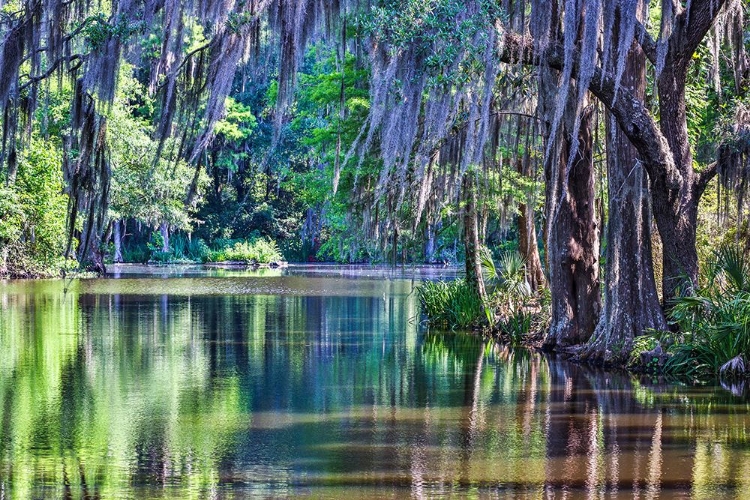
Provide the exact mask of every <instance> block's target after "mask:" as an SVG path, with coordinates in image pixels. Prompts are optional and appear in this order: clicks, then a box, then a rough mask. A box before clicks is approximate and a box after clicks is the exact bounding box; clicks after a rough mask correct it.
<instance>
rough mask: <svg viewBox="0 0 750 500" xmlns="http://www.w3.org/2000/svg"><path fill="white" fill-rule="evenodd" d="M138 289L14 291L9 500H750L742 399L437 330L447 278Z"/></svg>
mask: <svg viewBox="0 0 750 500" xmlns="http://www.w3.org/2000/svg"><path fill="white" fill-rule="evenodd" d="M145 272H146V270H145V269H138V268H128V269H125V270H123V271H122V272H121V274H120V277H119V278H117V279H97V280H80V281H74V282H72V283H70V284H69V289H68V291H67V293H65V284H64V283H63V282H62V281H8V282H0V498H42V497H47V498H59V497H72V498H79V497H89V498H97V497H98V498H165V497H166V498H210V497H214V498H243V497H252V496H262V497H275V496H281V497H285V496H292V495H294V496H304V497H311V498H354V497H371V498H376V497H410V496H412V497H423V496H424V497H443V496H448V495H453V496H460V497H466V496H468V497H487V496H505V495H509V496H515V497H528V498H539V497H542V496H545V495H549V496H550V497H553V498H554V497H557V498H562V497H571V498H578V497H586V496H591V497H600V496H605V497H623V498H630V497H633V496H634V495H637V496H638V497H641V498H651V497H673V496H677V497H686V498H687V497H694V498H717V497H728V498H734V497H737V498H748V497H750V435H749V432H750V415H749V413H748V409H750V407H749V406H748V402H747V400H746V399H745V398H742V397H738V396H734V395H732V394H731V393H729V392H727V391H725V390H724V389H721V388H714V387H703V388H696V387H685V386H675V385H665V384H647V383H644V382H639V381H637V380H636V379H633V378H631V377H629V376H625V375H621V374H604V373H600V372H595V371H591V370H586V369H583V368H581V367H578V366H575V365H571V364H568V363H565V362H563V361H556V360H553V359H548V358H545V357H542V356H539V355H537V354H531V353H528V352H525V351H515V352H514V351H510V350H508V349H506V348H503V347H500V346H497V345H493V344H491V343H488V342H484V341H482V340H481V339H480V338H476V337H471V336H466V335H461V334H454V333H449V332H427V331H424V330H423V329H421V328H420V327H419V326H418V325H417V324H416V322H415V321H414V318H415V317H416V316H417V308H416V302H415V299H414V295H413V294H412V289H413V285H414V283H416V282H417V280H419V279H423V278H425V277H430V276H431V275H434V274H435V273H436V272H437V273H438V274H440V273H443V272H444V271H442V270H438V271H434V270H432V271H430V270H420V269H417V270H406V271H399V272H393V271H389V270H382V269H373V268H339V267H316V268H308V267H303V268H290V269H288V270H284V271H265V272H263V271H260V272H255V273H254V272H248V271H246V272H232V271H222V270H216V271H211V272H208V273H206V272H204V271H201V270H198V269H181V270H173V269H171V270H168V269H162V270H159V271H157V276H155V277H154V276H150V277H146V276H144V274H143V273H145ZM412 278H414V279H412Z"/></svg>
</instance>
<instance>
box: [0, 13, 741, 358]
mask: <svg viewBox="0 0 750 500" xmlns="http://www.w3.org/2000/svg"><path fill="white" fill-rule="evenodd" d="M748 10H750V7H749V6H748V4H747V3H746V2H743V1H741V0H688V1H687V2H679V1H675V0H663V1H651V2H646V1H643V0H617V1H615V2H604V1H603V0H571V1H565V2H562V1H560V0H554V1H547V0H545V1H542V0H528V1H512V0H469V1H454V0H335V1H325V0H297V1H292V0H249V1H248V0H246V1H236V2H234V1H226V2H216V1H212V0H208V1H196V2H176V1H173V0H162V1H150V0H149V1H145V2H144V1H127V0H123V1H113V2H78V1H72V2H62V1H58V0H36V1H32V0H25V1H17V2H1V3H0V38H2V40H3V43H2V49H1V52H0V107H2V115H1V116H0V121H1V122H2V145H1V148H0V166H1V167H0V172H1V173H0V175H1V176H2V180H3V183H2V184H3V185H2V188H0V189H1V190H2V193H0V269H2V271H3V273H4V274H10V275H38V274H44V273H50V272H52V273H59V272H60V270H61V269H62V270H65V269H71V268H75V267H78V266H81V267H85V268H89V269H93V270H97V271H103V270H104V268H105V266H106V265H107V263H108V262H110V261H115V262H120V261H123V260H128V261H147V260H149V259H151V260H163V261H168V260H179V259H192V260H201V259H202V260H206V259H211V258H214V257H215V256H216V255H217V252H218V253H219V254H220V253H222V252H224V250H222V248H234V249H235V251H240V250H242V249H243V248H246V247H244V246H242V245H246V244H247V242H248V241H258V240H259V239H263V238H268V239H270V240H273V242H277V243H278V244H279V246H280V249H281V251H282V252H283V253H284V254H285V256H286V257H287V258H288V259H292V260H317V259H320V260H337V261H344V262H368V261H369V262H392V263H397V262H401V263H407V262H443V261H451V262H453V261H464V262H465V264H466V283H467V284H468V286H469V288H470V290H471V293H473V294H475V295H476V296H477V297H478V298H479V300H480V301H482V302H483V303H487V302H488V299H489V295H490V293H489V292H488V290H487V287H486V285H485V283H484V277H485V276H486V275H487V272H486V270H487V267H488V263H489V262H491V261H492V259H491V258H489V259H488V256H489V255H491V254H492V251H493V250H494V251H495V256H496V257H497V256H498V255H499V253H498V252H499V251H500V250H517V251H518V252H519V253H520V256H521V257H522V261H523V265H522V268H523V269H522V270H523V273H524V274H525V277H524V280H525V283H526V285H527V287H528V288H529V289H530V290H531V291H532V292H536V293H539V294H544V293H545V292H544V290H549V292H550V299H549V310H550V322H549V325H548V327H547V328H546V329H545V330H546V336H545V340H544V344H545V345H546V346H547V347H550V348H559V347H567V346H569V345H574V344H581V343H584V342H587V341H588V343H587V344H586V347H585V348H584V349H583V350H582V351H581V352H580V355H581V356H582V357H586V358H588V359H591V360H595V361H600V362H606V363H614V362H622V361H623V358H624V357H626V356H627V354H628V353H629V352H630V351H631V350H632V347H633V342H634V339H635V338H636V337H638V336H640V335H642V334H643V333H644V332H645V331H648V330H658V331H666V330H668V328H669V325H668V319H669V318H668V315H670V314H671V312H670V310H671V308H672V305H673V303H674V300H675V299H676V298H678V297H681V296H692V295H695V294H696V293H699V291H700V289H702V286H703V285H702V283H701V280H702V278H701V275H700V273H699V270H700V263H701V262H707V259H710V258H713V257H712V253H711V252H712V250H714V249H715V247H716V245H715V243H716V242H717V241H722V240H723V241H726V242H734V244H735V245H739V246H743V245H744V248H745V249H747V248H750V247H748V245H750V243H749V242H750V240H749V239H748V228H747V227H748V225H747V222H746V216H745V215H746V211H747V204H748V199H747V196H746V192H747V189H748V181H750V96H748V85H749V82H750V60H749V59H748V49H749V48H750V31H749V28H748ZM66 221H67V222H66ZM270 240H263V241H266V242H267V243H268V242H269V241H270ZM268 244H269V245H272V243H268ZM232 245H234V246H232ZM485 248H489V249H490V250H489V251H487V250H484V249H485ZM238 249H239V250H238ZM272 250H273V249H272ZM272 250H271V251H270V252H271V253H273V251H272ZM225 253H226V252H225ZM506 281H507V280H506ZM510 303H512V301H511V302H510Z"/></svg>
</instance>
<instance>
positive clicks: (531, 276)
mask: <svg viewBox="0 0 750 500" xmlns="http://www.w3.org/2000/svg"><path fill="white" fill-rule="evenodd" d="M518 213H519V215H518V240H519V241H518V250H519V252H520V253H521V255H522V256H523V258H524V259H525V260H526V280H527V281H528V282H529V286H530V287H531V290H532V291H534V292H536V291H537V290H539V289H540V288H542V287H544V283H545V281H546V280H545V278H544V271H542V261H541V259H540V258H539V247H538V245H537V239H536V229H535V227H534V209H533V208H532V207H531V206H530V205H526V204H525V203H522V204H520V205H519V206H518Z"/></svg>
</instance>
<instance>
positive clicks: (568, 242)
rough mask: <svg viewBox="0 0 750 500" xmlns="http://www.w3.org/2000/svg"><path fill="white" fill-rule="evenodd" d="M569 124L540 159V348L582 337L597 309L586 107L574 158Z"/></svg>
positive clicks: (593, 321) (595, 232) (593, 323)
mask: <svg viewBox="0 0 750 500" xmlns="http://www.w3.org/2000/svg"><path fill="white" fill-rule="evenodd" d="M566 114H567V112H566ZM566 121H567V120H566ZM571 121H572V120H571ZM571 130H572V126H571V124H570V122H568V123H565V124H564V125H562V126H561V130H560V131H559V132H558V134H559V135H560V137H561V147H560V149H559V154H555V155H551V158H549V159H546V160H545V176H546V177H547V221H548V243H547V248H548V252H549V257H548V261H549V286H550V291H551V293H552V322H551V324H550V329H549V331H548V332H547V336H546V338H545V339H544V347H545V349H553V348H556V347H563V348H564V347H567V346H571V345H575V344H581V343H583V342H586V341H587V340H588V339H589V337H591V334H592V333H593V332H594V327H595V326H596V323H597V320H598V317H599V312H600V309H601V298H600V295H599V262H598V261H599V234H598V230H597V224H596V220H595V200H594V195H595V192H594V165H593V158H592V146H593V140H592V139H593V136H592V134H591V111H590V110H588V111H586V112H585V113H584V115H583V116H582V117H581V124H580V129H579V133H578V148H577V151H576V153H575V155H574V157H573V158H570V154H571V152H572V150H571V147H572V144H571V143H572V141H571V137H570V134H571ZM569 164H570V170H569V171H568V165H569Z"/></svg>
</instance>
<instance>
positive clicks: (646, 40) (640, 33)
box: [635, 21, 657, 65]
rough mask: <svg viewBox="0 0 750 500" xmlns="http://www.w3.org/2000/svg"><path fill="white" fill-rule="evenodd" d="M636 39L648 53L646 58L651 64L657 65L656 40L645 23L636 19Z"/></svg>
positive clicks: (645, 52) (644, 51)
mask: <svg viewBox="0 0 750 500" xmlns="http://www.w3.org/2000/svg"><path fill="white" fill-rule="evenodd" d="M635 39H636V41H637V42H638V44H639V45H640V46H641V49H643V53H644V54H646V59H648V60H649V62H651V64H653V65H656V59H657V56H656V42H655V41H654V39H653V38H652V37H651V34H650V33H649V32H648V30H646V27H645V26H644V25H643V23H641V22H639V21H636V23H635Z"/></svg>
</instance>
